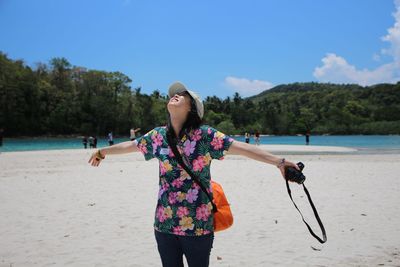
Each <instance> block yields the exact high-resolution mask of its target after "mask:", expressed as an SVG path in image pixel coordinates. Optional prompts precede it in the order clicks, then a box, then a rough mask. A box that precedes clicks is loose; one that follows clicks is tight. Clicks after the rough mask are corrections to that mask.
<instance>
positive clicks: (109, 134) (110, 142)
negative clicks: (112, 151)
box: [107, 132, 114, 146]
mask: <svg viewBox="0 0 400 267" xmlns="http://www.w3.org/2000/svg"><path fill="white" fill-rule="evenodd" d="M107 141H108V144H109V145H110V146H112V145H113V144H114V139H113V133H112V132H109V133H108V137H107Z"/></svg>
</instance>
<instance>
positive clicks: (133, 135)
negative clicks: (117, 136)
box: [130, 128, 140, 141]
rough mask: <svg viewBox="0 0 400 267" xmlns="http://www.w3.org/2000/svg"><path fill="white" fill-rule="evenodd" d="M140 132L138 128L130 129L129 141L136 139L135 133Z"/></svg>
mask: <svg viewBox="0 0 400 267" xmlns="http://www.w3.org/2000/svg"><path fill="white" fill-rule="evenodd" d="M139 131H140V128H136V129H133V128H132V129H131V131H130V134H131V141H133V140H135V139H136V133H137V132H139Z"/></svg>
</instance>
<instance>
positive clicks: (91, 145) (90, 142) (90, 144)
mask: <svg viewBox="0 0 400 267" xmlns="http://www.w3.org/2000/svg"><path fill="white" fill-rule="evenodd" d="M89 147H90V148H94V138H93V136H89Z"/></svg>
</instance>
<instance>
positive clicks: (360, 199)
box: [0, 147, 400, 267]
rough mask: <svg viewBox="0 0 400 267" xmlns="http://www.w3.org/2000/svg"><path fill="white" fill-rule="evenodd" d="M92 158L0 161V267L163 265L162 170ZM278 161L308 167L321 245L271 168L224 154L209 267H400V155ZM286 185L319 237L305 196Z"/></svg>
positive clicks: (30, 156)
mask: <svg viewBox="0 0 400 267" xmlns="http://www.w3.org/2000/svg"><path fill="white" fill-rule="evenodd" d="M263 148H268V147H263ZM275 148H276V149H275V151H294V150H296V149H298V147H280V148H279V147H275ZM306 149H311V147H308V148H306ZM272 150H273V149H272ZM311 150H312V149H311ZM333 150H335V149H334V148H333ZM301 151H304V150H301ZM301 151H300V152H301ZM316 151H317V150H316ZM296 152H299V151H297V150H296ZM308 152H309V151H308ZM89 153H90V152H89V150H87V151H85V150H63V151H38V152H10V153H2V154H0V266H1V267H3V266H13V267H15V266H161V264H160V260H159V256H158V252H157V249H156V243H155V240H154V234H153V228H152V225H153V214H154V208H155V205H156V196H157V188H158V163H157V161H156V160H152V161H149V162H145V161H144V159H143V158H142V156H141V155H140V154H138V153H137V154H127V155H121V156H110V157H108V158H107V159H106V161H105V162H103V164H102V165H101V166H100V167H98V168H94V167H91V166H89V165H88V164H87V160H88V157H89ZM285 157H286V158H287V159H289V160H293V161H299V160H301V161H303V162H304V163H305V165H306V169H305V174H306V175H307V180H306V185H307V186H308V188H309V190H310V192H311V194H312V196H313V199H314V201H315V204H316V206H317V208H318V211H319V212H320V215H321V218H322V220H323V222H324V224H325V227H326V229H327V233H328V242H327V243H326V244H324V245H320V244H319V243H318V242H317V241H315V240H314V239H313V238H312V237H311V236H310V235H309V233H308V231H307V229H306V227H305V225H304V224H303V223H302V221H301V218H300V216H299V215H298V213H297V211H296V210H295V209H294V207H293V204H292V203H291V202H290V199H289V197H288V195H287V192H286V188H285V184H284V181H283V179H282V178H281V177H280V176H279V172H278V170H277V169H276V168H275V167H273V166H270V165H265V164H262V163H259V162H255V161H251V160H248V159H245V158H243V157H239V156H227V157H226V159H225V160H224V161H214V162H213V167H212V174H213V178H214V179H215V180H217V181H219V182H220V183H221V184H222V185H223V186H224V188H225V191H226V193H227V195H228V198H229V201H230V202H231V204H232V210H233V212H234V216H235V224H234V226H233V227H232V228H231V229H229V230H227V231H225V232H221V233H216V237H215V241H214V248H213V250H212V255H211V266H400V201H399V200H400V199H399V190H400V164H399V161H400V155H398V154H392V155H350V154H343V155H309V154H307V155H292V156H290V155H289V156H288V155H286V156H285ZM292 188H293V193H294V195H295V198H296V200H297V201H298V205H299V206H300V207H301V208H302V209H303V210H304V212H305V213H306V216H307V217H308V219H309V220H310V221H311V222H312V225H313V226H314V228H315V229H316V230H318V229H317V227H316V223H315V222H314V220H312V219H313V217H312V215H311V213H310V212H311V211H310V208H309V206H308V204H307V203H306V202H305V198H304V197H302V196H303V195H304V194H303V193H302V190H301V187H299V186H297V185H293V186H292ZM318 232H319V231H318ZM311 246H312V247H314V248H316V249H318V251H317V250H313V249H312V248H311ZM217 257H220V258H221V259H217Z"/></svg>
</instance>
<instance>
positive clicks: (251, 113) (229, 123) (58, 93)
mask: <svg viewBox="0 0 400 267" xmlns="http://www.w3.org/2000/svg"><path fill="white" fill-rule="evenodd" d="M131 82H132V81H131V79H130V77H128V76H126V75H125V74H123V73H121V72H107V71H99V70H89V69H86V68H84V67H77V66H73V65H71V63H69V62H68V60H67V59H65V58H53V59H52V60H50V62H49V64H44V63H39V64H37V65H36V66H35V67H30V66H27V65H26V64H24V62H23V61H22V60H12V59H10V58H8V57H7V55H6V54H4V53H1V52H0V129H4V134H5V135H6V136H38V135H83V134H90V135H94V134H95V135H98V136H104V135H106V134H107V132H109V131H113V132H114V133H115V134H117V135H125V136H126V135H128V133H129V129H131V128H133V127H134V128H137V127H140V128H141V129H142V134H143V133H144V132H145V131H147V130H149V129H151V128H153V127H154V126H157V125H163V124H165V123H166V119H167V117H166V103H167V101H168V99H167V97H166V95H165V94H161V93H160V92H159V91H158V90H154V92H153V93H152V94H150V95H147V94H143V93H142V92H141V89H140V88H131V85H130V84H131ZM203 97H204V104H205V110H206V115H205V121H206V123H207V124H209V125H211V126H213V127H216V128H218V129H220V130H221V131H224V132H226V133H228V134H243V133H244V132H246V131H249V132H254V131H256V130H259V131H260V132H262V133H266V134H282V135H283V134H303V133H305V132H306V131H310V132H311V133H312V134H400V83H397V84H395V85H394V84H380V85H375V86H370V87H361V86H358V85H337V84H322V83H294V84H288V85H279V86H276V87H275V88H272V89H270V90H267V91H264V92H263V93H261V94H259V95H257V96H253V97H250V98H242V97H241V96H240V95H239V94H238V93H236V94H234V95H233V96H232V97H227V98H225V99H221V98H218V97H216V96H208V97H205V96H203Z"/></svg>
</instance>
